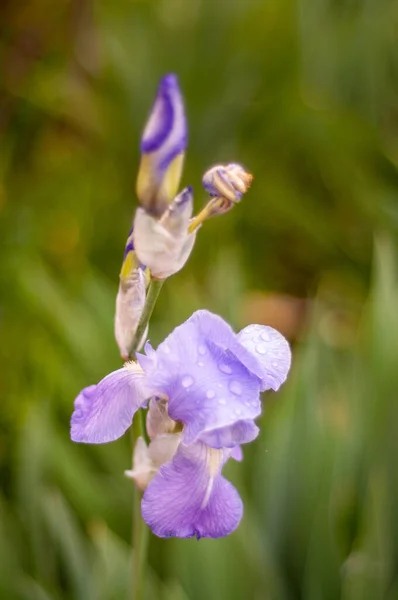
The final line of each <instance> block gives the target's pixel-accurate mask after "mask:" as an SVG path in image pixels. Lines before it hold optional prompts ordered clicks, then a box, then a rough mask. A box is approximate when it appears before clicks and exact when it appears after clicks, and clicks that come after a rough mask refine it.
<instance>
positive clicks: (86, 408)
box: [71, 363, 148, 444]
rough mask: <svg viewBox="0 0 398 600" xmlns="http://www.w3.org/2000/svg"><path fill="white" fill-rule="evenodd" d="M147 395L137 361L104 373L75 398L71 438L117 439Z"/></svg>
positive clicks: (96, 441) (101, 441)
mask: <svg viewBox="0 0 398 600" xmlns="http://www.w3.org/2000/svg"><path fill="white" fill-rule="evenodd" d="M146 398H148V395H147V393H146V390H145V387H144V374H143V372H142V370H141V368H140V367H139V366H138V365H134V364H132V363H129V364H128V365H127V366H125V367H123V368H122V369H119V370H118V371H114V372H113V373H110V375H107V376H106V377H105V378H104V379H102V381H100V382H99V384H98V385H91V386H89V387H87V388H84V389H83V390H82V391H81V392H80V394H79V395H78V397H77V398H76V400H75V410H74V412H73V414H72V419H71V438H72V440H73V441H74V442H85V443H87V444H104V443H106V442H112V441H113V440H116V439H118V438H119V437H120V436H122V435H123V433H124V432H125V431H126V429H128V427H130V425H131V422H132V419H133V416H134V413H135V412H136V411H137V410H138V409H139V408H140V406H143V405H144V404H145V401H146Z"/></svg>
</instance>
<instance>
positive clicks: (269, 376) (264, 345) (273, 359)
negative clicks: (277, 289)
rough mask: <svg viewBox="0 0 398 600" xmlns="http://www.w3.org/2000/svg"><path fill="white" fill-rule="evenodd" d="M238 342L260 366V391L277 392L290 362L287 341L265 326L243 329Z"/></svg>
mask: <svg viewBox="0 0 398 600" xmlns="http://www.w3.org/2000/svg"><path fill="white" fill-rule="evenodd" d="M238 340H239V342H240V343H241V344H242V346H244V347H245V348H246V349H247V350H249V352H251V354H252V355H253V356H255V357H256V360H257V362H258V364H259V365H260V366H261V370H262V374H261V391H265V390H270V389H272V390H274V391H277V390H278V389H279V388H280V386H281V385H282V383H283V382H284V381H285V380H286V377H287V374H288V372H289V369H290V364H291V360H292V355H291V351H290V347H289V344H288V342H287V340H286V339H285V338H284V337H283V335H282V334H281V333H279V331H276V329H273V328H272V327H268V326H266V325H249V326H248V327H245V328H244V329H242V331H241V332H240V333H239V334H238ZM257 373H258V371H256V374H257Z"/></svg>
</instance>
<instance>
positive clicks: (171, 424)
mask: <svg viewBox="0 0 398 600" xmlns="http://www.w3.org/2000/svg"><path fill="white" fill-rule="evenodd" d="M175 428H176V422H175V421H173V419H171V418H170V417H169V414H168V412H167V401H166V400H162V399H160V400H159V399H154V398H153V399H152V400H151V401H150V403H149V410H148V412H147V416H146V430H147V433H148V435H149V437H150V438H151V439H153V438H156V437H157V436H159V435H161V434H163V433H173V431H174V430H175Z"/></svg>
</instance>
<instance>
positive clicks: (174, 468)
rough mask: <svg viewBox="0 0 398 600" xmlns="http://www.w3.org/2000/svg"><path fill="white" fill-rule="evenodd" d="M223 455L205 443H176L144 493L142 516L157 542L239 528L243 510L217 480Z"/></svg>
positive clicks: (225, 484)
mask: <svg viewBox="0 0 398 600" xmlns="http://www.w3.org/2000/svg"><path fill="white" fill-rule="evenodd" d="M223 459H224V457H223V452H222V451H219V450H213V449H211V448H208V447H206V446H205V444H200V443H198V444H193V445H191V446H186V445H184V444H180V446H179V448H178V450H177V453H176V455H175V456H174V458H173V460H172V461H171V462H169V463H167V464H166V465H164V466H163V467H161V468H160V471H159V473H158V474H157V475H156V476H155V477H154V479H153V480H152V481H151V483H150V484H149V485H148V487H147V489H146V490H145V493H144V496H143V499H142V505H141V506H142V516H143V519H144V521H145V522H146V523H147V524H148V525H149V527H150V528H151V529H152V531H153V532H154V533H155V534H156V535H158V536H159V537H171V536H176V537H181V538H189V537H193V536H196V537H197V538H198V539H199V538H201V537H210V538H218V537H223V536H226V535H228V534H230V533H231V532H232V531H234V529H236V527H237V526H238V525H239V522H240V520H241V517H242V514H243V505H242V501H241V499H240V497H239V494H238V492H237V491H236V489H235V488H234V486H233V485H232V484H231V483H230V482H229V481H227V480H226V479H225V478H224V477H222V476H221V474H220V471H221V467H222V464H223Z"/></svg>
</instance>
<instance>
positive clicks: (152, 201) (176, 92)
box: [136, 74, 187, 217]
mask: <svg viewBox="0 0 398 600" xmlns="http://www.w3.org/2000/svg"><path fill="white" fill-rule="evenodd" d="M186 145H187V125H186V119H185V112H184V103H183V99H182V95H181V92H180V89H179V85H178V80H177V77H176V76H175V75H173V74H170V75H166V76H165V77H163V79H162V80H161V82H160V85H159V88H158V93H157V96H156V100H155V103H154V105H153V107H152V111H151V113H150V116H149V119H148V121H147V124H146V126H145V129H144V133H143V135H142V139H141V163H140V168H139V171H138V178H137V186H136V190H137V196H138V199H139V201H140V203H141V204H142V206H143V208H144V209H145V210H146V212H147V213H149V214H151V215H154V216H156V217H160V216H161V215H162V214H163V213H164V211H165V210H166V208H167V206H168V204H169V202H171V200H172V199H173V198H174V196H175V195H176V193H177V189H178V186H179V183H180V179H181V172H182V167H183V162H184V151H185V149H186Z"/></svg>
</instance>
